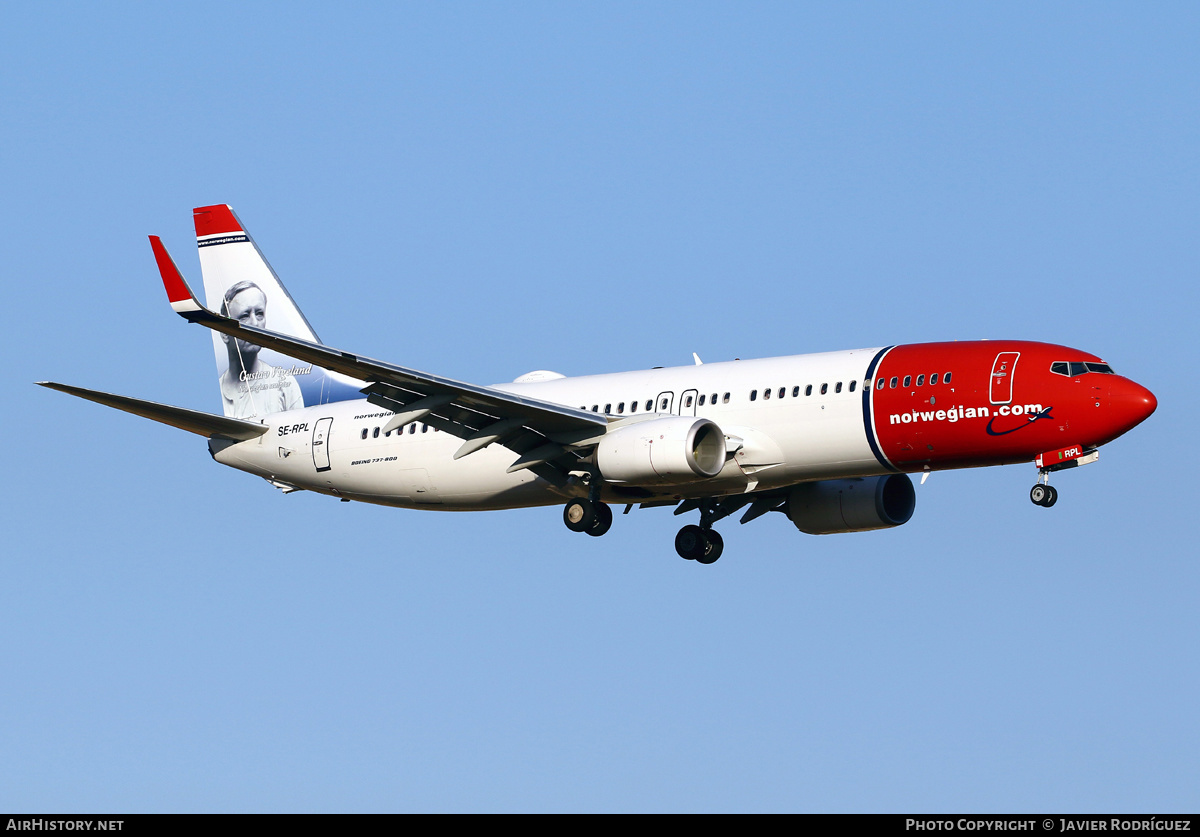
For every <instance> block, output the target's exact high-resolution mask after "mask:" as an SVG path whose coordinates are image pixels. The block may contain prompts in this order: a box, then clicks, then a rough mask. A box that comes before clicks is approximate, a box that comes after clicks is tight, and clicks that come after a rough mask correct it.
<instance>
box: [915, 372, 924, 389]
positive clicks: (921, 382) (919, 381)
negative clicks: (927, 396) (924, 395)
mask: <svg viewBox="0 0 1200 837" xmlns="http://www.w3.org/2000/svg"><path fill="white" fill-rule="evenodd" d="M917 386H919V387H923V386H925V376H924V375H918V376H917Z"/></svg>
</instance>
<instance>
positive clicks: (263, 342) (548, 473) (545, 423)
mask: <svg viewBox="0 0 1200 837" xmlns="http://www.w3.org/2000/svg"><path fill="white" fill-rule="evenodd" d="M150 246H151V248H152V249H153V250H154V258H155V260H156V261H157V262H158V269H159V273H161V274H162V280H163V286H164V287H165V288H166V291H167V299H168V300H169V301H170V303H171V308H172V309H174V311H175V312H176V313H177V314H179V315H180V316H181V317H183V318H184V319H186V320H188V321H189V322H193V323H199V324H200V325H202V326H205V327H206V328H210V329H212V330H213V331H219V332H221V333H222V334H228V335H231V336H234V337H236V338H237V339H239V340H245V341H246V342H248V343H254V344H256V345H259V346H263V347H265V348H269V349H274V350H275V351H277V352H281V353H283V354H285V355H288V356H290V357H294V358H297V359H299V360H303V361H306V362H308V363H312V364H315V365H316V366H320V367H323V368H325V369H330V370H333V371H335V372H341V373H343V374H345V375H349V376H350V377H352V378H355V379H357V380H360V381H363V382H364V383H365V384H366V386H364V387H363V389H362V392H363V393H364V394H366V396H367V400H368V401H370V402H371V403H372V404H375V405H376V406H378V407H382V408H383V409H387V410H393V411H395V413H396V415H395V416H394V417H393V418H392V419H390V420H389V421H388V424H387V427H386V429H388V430H391V429H394V428H396V427H400V426H401V425H404V424H408V423H409V422H412V421H422V422H425V423H426V424H429V425H431V426H433V427H435V428H437V429H438V430H441V431H443V432H445V433H449V434H451V435H453V436H457V437H458V438H460V439H463V440H464V441H463V444H462V446H461V447H460V448H459V449H458V451H457V452H456V453H455V455H454V457H455V459H459V458H461V457H463V456H467V455H469V454H472V453H474V452H475V451H477V450H481V449H483V448H485V447H487V446H488V445H490V444H501V445H503V446H504V447H506V448H508V449H510V450H512V451H513V452H514V453H516V454H518V457H517V459H516V460H515V461H514V462H513V464H512V465H511V466H510V467H509V469H508V470H509V471H510V472H511V471H517V470H521V469H523V468H530V469H532V470H533V471H534V473H536V474H537V475H538V476H540V477H543V478H544V479H547V480H549V481H550V482H553V483H555V484H556V485H563V484H565V482H566V479H567V474H566V472H567V471H568V470H570V468H571V466H572V465H573V464H574V463H575V462H578V459H579V457H580V456H581V455H582V454H583V453H584V452H585V451H586V450H587V449H588V448H590V447H592V446H594V445H595V444H596V443H597V442H598V441H599V440H600V437H601V436H603V435H604V433H605V429H606V427H607V426H608V420H607V419H606V418H605V417H604V416H601V415H597V414H595V413H589V412H586V411H584V410H576V409H574V408H572V407H567V406H564V405H562V404H554V403H552V402H549V401H541V400H539V399H536V398H528V397H525V396H521V395H515V394H513V393H509V392H502V391H500V390H497V389H493V388H491V387H481V386H476V385H475V384H468V383H463V382H462V381H455V380H452V379H450V378H443V377H441V376H439V375H430V374H429V373H427V372H419V371H417V370H415V369H407V368H405V367H403V366H393V365H392V364H390V363H383V362H382V361H378V360H371V359H370V358H364V357H359V356H358V355H354V354H351V353H350V352H343V351H340V350H338V349H334V348H331V347H329V346H324V345H321V344H319V343H310V342H308V341H306V340H301V339H299V338H296V337H289V336H286V335H283V334H279V333H277V332H273V331H268V330H266V329H261V328H255V327H253V326H247V325H243V324H242V323H240V322H238V321H237V320H233V319H230V318H229V317H223V316H221V315H220V314H216V313H214V312H212V311H210V310H209V309H207V308H205V307H204V306H203V305H201V304H200V301H199V300H198V299H196V295H195V294H193V293H192V289H191V288H190V287H189V286H188V284H187V282H186V281H185V280H184V278H183V275H182V274H181V273H180V272H179V269H178V268H177V267H176V266H175V262H174V261H173V260H172V259H171V256H170V254H169V253H167V250H166V248H165V247H164V246H163V244H162V241H161V240H160V239H159V237H158V236H154V235H152V236H150Z"/></svg>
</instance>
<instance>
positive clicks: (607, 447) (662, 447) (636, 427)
mask: <svg viewBox="0 0 1200 837" xmlns="http://www.w3.org/2000/svg"><path fill="white" fill-rule="evenodd" d="M596 464H597V465H599V466H600V473H601V474H603V475H604V479H605V480H607V481H608V482H624V483H634V484H637V485H670V484H678V483H686V482H694V481H695V480H700V479H708V478H709V477H715V476H716V475H717V474H719V473H720V472H721V469H722V468H723V467H725V434H724V433H722V432H721V428H720V427H718V426H717V425H716V423H715V422H713V421H710V420H709V419H705V418H694V417H692V416H671V417H670V418H657V419H650V420H648V421H640V422H637V423H635V424H629V425H626V426H624V427H618V428H617V429H615V430H611V431H609V432H608V433H607V434H605V436H604V438H603V439H602V440H601V441H600V444H599V445H598V446H597V448H596Z"/></svg>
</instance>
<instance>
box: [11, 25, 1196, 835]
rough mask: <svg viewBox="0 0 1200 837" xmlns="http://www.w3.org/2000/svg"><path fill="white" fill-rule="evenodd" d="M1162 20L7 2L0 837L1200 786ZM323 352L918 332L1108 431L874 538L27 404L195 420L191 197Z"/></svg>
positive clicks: (580, 370)
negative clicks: (344, 495)
mask: <svg viewBox="0 0 1200 837" xmlns="http://www.w3.org/2000/svg"><path fill="white" fill-rule="evenodd" d="M1198 35H1200V13H1198V12H1197V10H1196V7H1195V6H1194V5H1190V4H1183V3H1164V4H1152V5H1146V4H1058V5H1052V6H1047V5H1045V4H1026V5H1011V4H1010V5H1005V6H1004V7H1003V8H1001V7H999V6H992V7H986V6H983V5H980V4H967V5H963V4H954V3H947V4H921V5H918V6H915V7H901V6H899V5H896V4H827V5H803V4H795V3H787V4H765V5H764V4H743V3H739V4H730V5H716V4H705V3H689V4H675V5H653V6H647V5H645V4H600V5H595V4H590V5H579V4H562V3H545V4H536V3H522V4H453V5H446V4H442V5H432V6H431V5H429V4H421V5H401V4H380V5H363V4H352V5H349V6H344V7H339V8H338V9H337V10H336V11H335V10H334V9H333V7H331V6H328V5H313V4H308V5H305V4H287V5H282V4H280V5H265V4H251V5H249V6H247V5H246V4H228V5H224V4H205V5H204V6H203V7H197V6H193V7H189V8H186V9H185V8H184V7H182V6H178V5H167V6H162V5H161V4H155V5H151V4H124V5H120V6H112V5H104V4H83V3H79V4H59V5H51V4H35V5H26V6H23V7H19V8H16V7H14V8H12V9H8V10H6V13H5V25H4V27H3V28H2V29H0V126H3V127H2V130H0V160H3V163H4V164H3V166H2V167H0V195H3V197H4V200H3V201H2V202H0V224H2V227H3V229H4V230H5V234H4V235H3V236H0V265H3V272H4V276H5V281H4V288H5V290H6V293H7V297H8V302H7V304H6V305H4V306H3V308H2V310H3V312H4V313H3V317H4V328H3V330H2V333H3V339H4V349H5V356H7V357H8V358H9V359H10V361H9V363H8V364H6V365H5V368H4V371H3V391H4V392H5V393H6V394H5V397H4V398H5V400H4V405H5V410H4V413H5V419H4V425H3V426H4V428H5V438H6V441H7V448H8V455H7V458H6V462H7V468H6V473H7V476H8V479H6V480H5V481H4V485H3V488H2V489H0V491H3V503H2V504H0V509H2V511H0V515H2V516H3V518H2V519H3V522H4V531H5V533H6V549H5V550H4V557H3V559H2V560H0V568H2V570H3V583H2V584H0V637H2V640H0V670H2V671H3V672H4V677H3V678H2V679H0V753H3V756H4V757H3V758H2V759H0V765H2V766H0V808H4V809H8V810H17V809H20V810H59V811H66V810H97V811H105V810H114V811H284V810H300V811H429V810H435V811H497V810H500V811H507V810H555V811H558V810H563V811H578V810H588V811H592V810H597V811H621V810H637V811H676V810H705V811H707V810H714V811H746V810H750V811H757V810H788V811H899V812H903V811H938V810H943V811H955V810H971V811H1001V810H1003V811H1011V810H1017V811H1022V810H1025V811H1062V810H1078V811H1139V812H1150V813H1156V812H1167V811H1184V810H1191V811H1194V810H1195V809H1196V804H1197V801H1198V800H1200V794H1198V792H1197V788H1200V757H1198V756H1197V753H1198V752H1200V747H1198V746H1197V745H1198V744H1200V713H1197V711H1196V694H1197V692H1198V687H1200V672H1198V663H1200V660H1198V656H1197V647H1198V643H1197V635H1198V629H1200V616H1198V611H1197V607H1196V602H1197V593H1198V592H1200V568H1198V566H1197V561H1196V557H1197V550H1196V547H1195V546H1194V543H1193V523H1192V520H1193V515H1194V509H1195V507H1196V503H1197V499H1198V496H1197V495H1198V492H1197V490H1196V483H1195V480H1196V476H1195V474H1196V471H1197V468H1196V465H1197V463H1196V449H1195V444H1194V441H1193V436H1194V426H1195V420H1196V415H1197V406H1198V404H1197V396H1196V387H1195V384H1194V380H1195V371H1194V369H1193V367H1194V365H1195V362H1194V360H1193V356H1194V354H1195V352H1194V348H1193V346H1192V344H1193V338H1194V335H1195V333H1196V311H1197V301H1198V299H1197V291H1196V274H1197V265H1198V264H1200V261H1198V259H1197V255H1198V254H1197V245H1196V242H1197V240H1198V239H1197V233H1198V232H1200V229H1198V223H1197V222H1198V219H1200V215H1198V212H1197V209H1198V207H1197V195H1198V194H1200V182H1198V181H1200V177H1198V174H1200V162H1198V161H1200V155H1197V148H1198V147H1200V109H1198V108H1197V107H1196V103H1197V101H1200V89H1198V88H1200V83H1198V82H1200V75H1198V72H1197V71H1198V69H1200V57H1198V54H1197V51H1196V49H1195V44H1196V41H1197V36H1198ZM209 203H229V204H231V205H233V206H234V208H235V209H236V210H237V211H238V213H239V215H240V216H241V218H242V220H243V221H244V222H245V223H246V224H247V226H248V227H249V228H250V230H251V232H252V233H253V234H254V236H255V237H256V239H257V240H258V243H259V245H260V246H261V247H262V248H263V249H264V251H265V252H266V254H267V256H268V258H270V260H271V262H272V264H273V266H274V267H275V269H276V271H277V272H278V273H279V274H280V275H281V276H282V277H283V279H284V281H285V282H286V283H287V285H288V288H289V290H290V291H291V293H292V295H293V296H294V297H295V298H296V300H297V301H298V302H299V304H300V305H301V306H302V307H303V309H304V311H305V313H306V314H307V316H308V318H309V319H310V320H311V321H312V323H313V325H314V326H315V327H316V328H317V330H318V331H319V333H320V334H321V337H322V338H323V339H324V340H325V341H326V342H328V343H331V344H333V345H336V346H339V347H341V348H345V349H349V350H353V351H357V352H361V353H363V354H366V355H369V356H374V357H379V358H386V359H388V360H392V361H394V362H397V363H403V364H406V365H409V366H414V367H416V368H421V369H426V370H429V371H433V372H438V373H441V374H445V375H449V376H453V377H457V378H461V379H464V380H469V381H474V382H478V383H492V382H497V381H505V380H511V379H513V378H515V377H517V376H518V375H520V374H522V373H524V372H527V371H529V370H531V369H541V368H548V369H554V370H557V371H560V372H563V373H566V374H586V373H593V372H601V371H614V370H621V369H638V368H646V367H650V366H658V365H673V364H684V363H688V362H690V358H691V352H693V351H695V352H698V353H699V354H700V356H701V357H702V358H704V359H705V360H723V359H729V358H733V357H761V356H770V355H778V354H794V353H800V352H810V351H827V350H833V349H840V348H857V347H866V346H879V345H886V344H891V343H901V342H916V341H924V340H953V339H963V340H966V339H977V338H982V337H990V338H1003V337H1009V338H1021V339H1036V340H1047V341H1050V342H1057V343H1064V344H1067V345H1070V346H1075V347H1078V348H1080V349H1084V350H1087V351H1091V352H1095V353H1097V354H1099V355H1101V356H1102V357H1104V358H1105V359H1106V360H1108V361H1109V362H1111V363H1112V364H1113V365H1114V367H1115V368H1116V369H1117V371H1119V372H1121V373H1123V374H1127V375H1129V376H1130V377H1132V378H1134V379H1135V380H1137V381H1139V382H1141V383H1143V384H1145V385H1146V386H1148V387H1150V389H1152V390H1153V391H1154V392H1155V393H1156V395H1157V396H1158V398H1159V402H1160V406H1159V410H1158V412H1157V413H1156V414H1155V415H1154V416H1153V417H1152V418H1151V419H1150V420H1149V421H1148V422H1147V423H1146V424H1145V425H1143V426H1142V427H1139V428H1137V429H1136V430H1135V431H1134V432H1132V433H1131V434H1130V435H1129V436H1127V437H1126V438H1122V439H1120V440H1118V441H1116V442H1115V443H1113V444H1112V445H1110V446H1108V447H1107V448H1105V449H1104V450H1103V451H1102V454H1101V460H1100V462H1099V463H1098V464H1096V465H1092V466H1089V467H1087V468H1084V469H1080V470H1078V471H1075V472H1072V473H1067V474H1064V475H1062V476H1060V477H1058V478H1057V479H1056V480H1055V484H1056V486H1057V487H1058V488H1059V490H1060V499H1059V503H1058V505H1057V506H1056V507H1055V508H1054V509H1053V510H1049V511H1047V510H1044V509H1040V508H1036V507H1034V506H1033V505H1031V504H1030V502H1029V500H1028V496H1027V492H1028V489H1029V487H1030V485H1032V483H1033V480H1034V469H1033V468H1032V466H1020V467H1017V466H1013V467H1008V468H998V469H984V470H974V471H960V472H946V473H939V474H935V475H934V476H933V477H931V478H930V480H929V481H928V482H927V483H926V484H925V485H924V486H921V487H919V489H918V501H917V512H916V515H915V516H914V518H913V520H912V521H911V522H910V523H908V524H907V525H905V526H903V527H900V528H898V529H895V530H892V531H887V532H875V533H866V534H861V535H842V536H830V537H810V536H805V535H801V534H800V533H798V532H797V531H796V530H795V529H794V528H793V527H792V526H791V524H790V523H789V522H788V521H787V520H786V519H785V518H784V517H783V516H782V515H768V516H767V517H765V518H762V519H760V520H758V521H756V522H754V523H753V524H750V525H747V526H738V525H737V524H736V523H732V522H730V523H726V524H725V525H724V526H723V529H722V532H723V534H724V535H725V542H726V549H725V556H724V557H723V558H722V560H721V561H720V562H719V563H717V564H715V565H713V566H711V567H701V566H697V565H695V564H692V563H689V562H684V561H682V560H680V559H679V558H678V557H677V556H676V555H675V554H674V551H673V549H672V538H673V536H674V532H675V530H676V528H677V524H678V522H679V521H678V520H677V519H675V518H672V517H671V515H670V513H669V512H666V511H663V510H647V511H640V512H638V511H635V512H634V513H632V514H630V515H629V516H627V517H619V518H618V519H617V521H616V524H615V525H614V527H613V529H612V531H611V532H610V533H609V534H608V535H607V536H605V537H604V538H602V539H598V540H593V539H588V538H581V537H579V536H576V535H573V534H571V533H570V532H568V531H567V530H566V529H565V527H564V526H563V525H562V522H561V519H560V513H559V510H558V509H557V508H548V509H540V510H537V509H535V510H524V511H512V512H503V513H478V514H456V515H451V514H433V513H422V512H413V511H398V510H388V509H381V508H375V507H369V506H362V505H358V504H340V503H336V502H333V501H331V500H329V499H326V498H321V497H317V496H312V495H308V494H305V493H300V494H296V495H291V496H283V495H281V494H279V493H278V492H277V491H275V490H274V489H272V488H271V487H269V486H268V485H267V484H266V483H264V482H262V481H261V480H257V479H255V478H253V477H250V476H248V475H244V474H240V473H238V472H235V471H232V470H229V469H225V468H222V467H220V466H218V465H216V464H215V463H213V462H212V461H211V460H210V458H209V456H208V454H207V452H206V450H205V446H204V443H203V441H202V440H200V439H198V438H196V437H193V436H191V435H189V434H185V433H181V432H179V431H175V430H172V429H171V428H167V427H161V426H158V425H155V424H153V423H150V422H147V421H143V420H140V419H137V418H135V417H132V416H128V415H125V414H122V413H118V412H116V411H112V410H107V409H105V408H102V407H99V406H96V405H92V404H88V403H85V402H81V401H76V400H73V399H70V398H67V397H66V396H63V395H60V394H58V393H53V392H49V391H44V390H41V389H38V388H36V387H34V386H33V385H32V382H33V381H35V380H41V379H52V380H60V381H65V382H68V383H74V384H79V385H82V386H87V387H93V388H97V389H102V390H109V391H116V392H121V393H125V394H129V395H133V396H137V397H142V398H148V399H152V400H158V401H163V402H167V403H173V404H180V405H183V406H187V407H192V408H197V409H207V410H213V411H218V410H219V409H220V405H219V400H218V398H219V396H218V392H217V387H216V381H215V373H214V371H213V359H212V350H211V343H210V340H209V336H208V335H207V333H202V332H201V330H200V329H199V328H197V327H192V326H187V325H186V324H184V323H183V322H182V321H180V320H179V319H178V318H177V317H175V316H174V315H173V314H172V313H171V312H170V309H169V308H168V307H167V305H166V303H165V299H164V297H163V294H162V290H161V286H160V285H159V283H158V278H157V274H156V271H155V269H154V262H153V259H152V257H151V253H150V249H149V247H148V245H147V243H146V239H145V236H146V235H147V234H151V233H153V234H158V235H161V236H163V238H164V240H165V241H166V243H167V245H168V247H169V248H170V249H171V250H172V252H173V253H174V255H175V257H176V260H177V261H178V262H179V264H180V267H181V269H182V270H183V271H184V273H185V274H186V275H188V276H189V277H191V278H193V280H196V279H198V277H199V264H198V260H197V258H196V255H195V249H194V245H193V244H192V229H191V217H190V216H191V208H192V207H194V206H200V205H204V204H209Z"/></svg>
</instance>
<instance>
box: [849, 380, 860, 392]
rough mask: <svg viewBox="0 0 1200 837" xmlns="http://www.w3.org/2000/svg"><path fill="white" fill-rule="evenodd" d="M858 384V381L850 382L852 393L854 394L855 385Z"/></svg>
mask: <svg viewBox="0 0 1200 837" xmlns="http://www.w3.org/2000/svg"><path fill="white" fill-rule="evenodd" d="M857 383H858V381H851V382H850V391H851V392H854V385H855V384H857Z"/></svg>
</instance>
